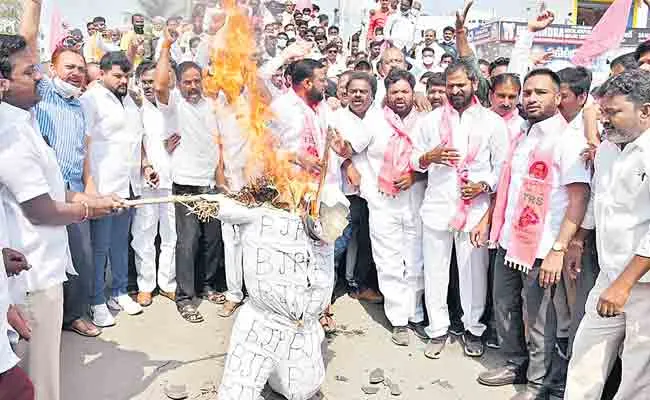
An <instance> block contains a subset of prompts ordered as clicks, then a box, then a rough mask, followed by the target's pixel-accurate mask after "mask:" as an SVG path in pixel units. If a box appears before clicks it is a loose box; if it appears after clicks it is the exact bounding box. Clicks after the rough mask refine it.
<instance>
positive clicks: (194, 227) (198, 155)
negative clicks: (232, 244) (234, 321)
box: [154, 31, 226, 323]
mask: <svg viewBox="0 0 650 400" xmlns="http://www.w3.org/2000/svg"><path fill="white" fill-rule="evenodd" d="M175 40H176V39H175V37H173V35H172V34H171V33H170V31H166V34H165V39H164V41H163V44H162V49H163V51H162V53H161V54H160V59H159V60H158V65H157V66H156V75H155V84H154V85H155V86H154V87H155V91H156V98H157V101H158V107H159V108H160V110H161V111H162V113H163V115H164V116H165V120H166V123H167V131H168V132H178V135H179V136H180V142H179V144H178V147H177V148H176V149H175V150H174V152H173V153H172V157H171V170H172V192H173V194H174V195H192V194H203V193H208V192H212V191H214V190H215V187H216V185H217V184H218V185H223V184H224V182H223V181H222V180H221V178H222V177H223V166H221V168H219V166H220V164H221V162H220V159H221V157H220V155H219V148H218V146H217V142H218V140H217V139H218V137H217V135H218V124H217V118H216V116H215V114H214V107H213V105H212V103H211V102H210V101H209V100H208V99H207V98H205V97H204V96H203V92H202V71H201V67H199V66H198V65H197V64H195V63H192V62H185V63H181V64H180V65H179V66H178V69H177V74H176V84H177V89H174V90H171V89H170V74H169V70H170V60H171V54H170V48H171V47H172V46H173V44H174V41H175ZM218 178H219V180H218ZM175 207H176V236H177V241H176V284H177V286H176V307H177V308H178V311H179V313H180V315H181V316H182V317H183V318H184V319H185V320H186V321H188V322H191V323H199V322H202V321H203V316H202V315H201V314H200V313H199V311H198V310H197V309H196V307H195V306H194V304H193V301H194V300H196V298H197V297H203V298H205V299H207V300H208V301H210V302H211V303H214V304H223V303H224V302H225V300H226V299H225V296H224V295H223V294H221V293H219V292H218V291H217V284H218V282H217V273H218V269H219V267H220V265H221V263H222V262H223V241H222V237H221V223H220V222H219V221H218V220H212V221H209V222H201V221H200V220H199V219H198V217H197V216H196V215H194V214H188V212H187V210H186V208H185V206H183V205H180V204H177V205H176V206H175Z"/></svg>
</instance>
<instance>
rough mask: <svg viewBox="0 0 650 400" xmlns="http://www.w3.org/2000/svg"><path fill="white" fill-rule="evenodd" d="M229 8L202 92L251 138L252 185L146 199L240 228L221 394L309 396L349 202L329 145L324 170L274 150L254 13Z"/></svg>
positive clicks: (316, 384)
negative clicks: (333, 170) (332, 180)
mask: <svg viewBox="0 0 650 400" xmlns="http://www.w3.org/2000/svg"><path fill="white" fill-rule="evenodd" d="M224 7H225V12H226V22H225V25H224V26H223V28H222V29H221V30H220V31H219V33H218V34H217V35H216V36H215V38H214V41H213V43H212V45H211V50H210V51H211V52H210V66H209V68H208V69H207V70H205V71H204V77H203V83H204V94H205V95H206V96H208V97H211V98H213V99H215V98H219V97H222V98H225V102H226V103H227V104H228V105H230V106H231V107H234V108H235V114H237V122H238V124H239V127H238V128H239V129H238V131H240V132H241V134H242V135H244V136H245V138H244V139H245V140H244V141H245V146H244V147H245V149H244V153H245V154H246V163H245V166H244V167H243V171H242V175H243V177H244V180H245V182H246V183H245V184H244V185H243V186H241V187H238V188H236V190H233V191H230V190H227V189H226V191H225V192H224V193H220V194H202V195H195V196H172V197H170V198H165V199H153V200H152V199H148V200H147V201H146V202H147V203H151V202H164V201H173V202H177V203H181V204H184V205H185V206H186V208H187V210H188V212H190V213H194V214H195V215H196V216H197V217H198V218H199V219H201V220H209V219H213V218H216V219H219V220H221V221H222V222H223V223H227V224H232V225H237V226H238V227H239V244H238V245H240V246H241V260H242V269H243V276H244V282H245V284H246V288H247V290H248V296H249V297H248V301H247V302H245V304H243V305H242V306H241V307H240V308H239V313H238V315H237V317H236V321H235V324H234V327H233V330H232V334H231V339H230V348H229V352H228V357H227V359H226V363H225V369H224V373H223V377H222V381H221V385H220V388H219V399H220V400H231V399H232V400H234V399H238V400H249V399H250V400H258V399H259V398H260V394H261V392H262V390H263V389H264V386H265V385H266V384H267V383H268V384H269V385H270V386H271V388H272V389H273V390H275V391H276V392H278V393H280V394H282V395H283V396H285V397H286V398H287V399H289V400H306V399H309V398H311V397H312V396H314V394H316V393H317V392H318V390H319V388H320V385H321V384H322V382H323V380H324V374H325V366H324V362H323V357H322V354H321V344H322V341H323V340H324V333H323V329H322V327H321V325H320V323H319V317H320V315H321V313H322V312H323V310H324V309H325V308H326V307H327V306H328V305H329V303H330V299H331V294H332V290H333V285H334V268H333V267H334V248H333V242H334V240H335V239H336V238H337V237H338V236H339V235H340V234H341V233H342V231H343V229H344V228H345V226H346V225H347V213H348V209H347V207H348V203H347V199H346V198H345V196H343V194H342V193H341V192H340V190H339V189H338V187H331V186H327V185H325V176H326V173H327V166H328V164H329V154H330V150H329V142H327V143H326V144H325V148H324V149H323V150H324V151H323V152H322V154H323V156H322V158H323V159H322V160H321V172H320V175H319V176H314V175H313V174H310V173H308V172H306V171H304V170H302V169H300V168H297V167H296V165H295V164H294V163H293V162H292V161H291V157H290V156H289V155H288V154H287V153H286V152H284V151H282V149H279V148H278V147H279V145H278V140H277V139H276V138H275V137H274V135H273V132H271V130H270V129H269V122H270V121H271V120H272V118H273V115H272V113H271V111H270V107H269V102H268V99H267V98H265V96H264V90H263V89H264V88H263V87H262V86H261V85H263V83H261V82H260V81H259V80H258V78H257V65H256V63H255V60H254V57H253V55H254V52H255V48H256V45H255V44H256V43H255V35H254V32H253V29H252V27H251V23H250V19H249V17H248V16H247V15H246V14H244V13H243V12H242V11H241V10H240V9H239V8H238V7H237V6H236V5H235V2H234V0H227V1H225V2H224ZM242 96H245V97H244V99H245V101H240V100H241V99H242ZM215 112H217V113H218V110H215ZM225 133H227V132H215V142H216V143H222V140H223V139H224V134H225ZM217 147H219V148H221V147H222V146H217ZM220 159H221V160H223V157H220ZM224 162H226V163H227V162H228V160H226V161H224ZM226 186H227V185H226ZM137 204H140V203H138V202H137V201H136V202H132V205H137Z"/></svg>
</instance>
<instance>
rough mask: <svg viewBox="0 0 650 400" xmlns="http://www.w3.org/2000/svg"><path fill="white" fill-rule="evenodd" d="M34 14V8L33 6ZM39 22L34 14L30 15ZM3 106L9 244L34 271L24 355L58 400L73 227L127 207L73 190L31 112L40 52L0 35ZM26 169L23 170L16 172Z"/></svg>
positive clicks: (38, 383) (39, 388)
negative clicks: (69, 227) (68, 189)
mask: <svg viewBox="0 0 650 400" xmlns="http://www.w3.org/2000/svg"><path fill="white" fill-rule="evenodd" d="M27 12H34V8H32V7H26V13H27ZM25 18H27V20H31V19H30V16H27V15H26V16H25ZM0 52H1V53H2V54H5V57H6V62H5V63H2V67H1V68H0V77H2V80H1V82H2V84H1V86H2V91H3V92H4V93H3V96H2V97H3V103H1V104H0V121H2V132H0V199H1V201H2V203H3V207H4V209H5V211H6V214H7V223H6V227H7V228H8V237H9V245H10V247H12V248H16V249H18V250H20V251H22V252H23V253H24V254H25V257H26V258H27V259H28V260H29V263H30V264H31V265H33V266H34V268H33V269H32V270H30V271H27V272H26V273H24V274H22V275H21V276H20V277H18V279H19V281H17V282H16V285H19V286H21V287H22V288H24V292H27V293H28V295H27V296H26V297H25V298H24V299H18V300H17V301H18V302H19V303H21V304H20V307H21V309H22V311H23V313H24V315H26V316H27V318H28V321H27V322H28V324H29V325H30V326H31V329H32V336H31V338H30V341H29V342H28V343H27V342H24V341H23V342H20V344H19V348H18V349H17V350H18V353H19V355H21V356H22V357H21V358H22V362H21V366H23V367H24V368H25V370H26V371H27V373H28V374H29V376H30V378H31V379H32V381H33V382H34V387H35V389H36V397H37V398H38V399H44V400H58V399H59V396H60V393H59V381H60V379H59V378H60V375H59V368H60V348H61V347H60V346H61V327H62V323H63V282H65V280H66V279H67V277H66V272H68V273H70V274H73V275H74V274H76V272H75V271H74V268H73V267H72V260H71V258H70V251H69V248H68V236H67V231H66V229H65V225H68V224H71V223H78V222H81V221H84V220H87V219H91V218H96V217H100V216H104V215H110V214H111V212H112V211H113V209H114V208H119V207H120V205H121V203H120V202H119V201H114V200H113V198H97V197H92V196H87V195H84V194H81V193H73V192H66V190H65V186H64V181H63V176H62V175H61V171H60V168H59V166H58V163H57V161H56V157H55V155H54V151H53V150H52V149H51V148H50V147H48V146H47V145H46V143H45V141H44V140H43V138H42V136H41V135H40V133H39V132H38V126H37V125H36V123H35V122H34V121H33V119H32V117H31V116H30V114H29V112H28V111H27V110H29V109H30V108H31V107H33V106H34V105H35V104H36V103H37V102H38V101H39V96H38V94H37V91H36V87H37V82H38V80H40V79H41V75H40V73H39V72H38V70H37V69H36V68H35V66H34V64H33V60H34V55H35V54H36V52H35V50H34V49H32V48H31V47H28V45H27V42H26V41H25V39H24V38H23V37H22V36H19V35H0ZM16 171H20V173H16Z"/></svg>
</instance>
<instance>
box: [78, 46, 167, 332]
mask: <svg viewBox="0 0 650 400" xmlns="http://www.w3.org/2000/svg"><path fill="white" fill-rule="evenodd" d="M100 68H101V70H102V72H101V84H98V85H94V86H93V87H92V88H90V89H88V91H86V93H84V95H83V96H81V104H82V107H83V111H84V116H85V117H86V121H87V124H88V126H87V129H88V154H89V165H90V171H89V177H90V178H89V181H88V182H87V184H86V192H89V193H111V192H115V193H117V194H118V195H119V196H121V197H123V198H129V197H132V196H134V195H135V196H137V195H139V194H140V189H141V187H140V186H141V185H140V182H141V175H143V176H144V177H145V179H150V180H152V181H154V182H155V181H156V180H157V176H156V173H155V172H154V170H153V168H152V167H151V164H148V162H147V161H146V159H145V158H143V157H142V135H143V125H142V119H141V116H140V110H139V109H138V106H137V105H136V103H135V102H134V100H133V99H132V98H131V96H127V86H128V80H129V73H130V72H131V63H130V62H129V60H128V59H127V58H126V56H125V55H124V53H122V52H111V53H106V54H105V55H104V57H102V59H101V61H100ZM130 222H131V221H130V214H129V213H128V212H125V213H122V214H120V215H114V216H111V217H108V218H105V219H103V220H100V221H93V223H92V224H91V226H90V233H91V238H92V246H93V259H94V265H95V279H94V286H93V287H94V289H93V294H92V300H91V305H92V306H91V309H92V314H93V323H94V324H95V325H97V326H99V327H107V326H112V325H114V324H115V319H114V318H113V315H112V314H111V312H110V311H109V308H111V309H112V310H116V311H119V310H124V311H126V312H127V314H129V315H136V314H139V313H141V312H142V308H141V307H140V305H139V304H138V303H136V302H135V301H133V300H132V299H131V297H129V295H128V292H127V285H128V262H129V260H128V248H129V226H130ZM109 257H110V263H111V272H112V278H113V284H112V292H111V296H110V297H109V299H108V301H107V300H106V299H105V297H104V287H105V271H104V270H105V268H106V266H107V265H108V260H109Z"/></svg>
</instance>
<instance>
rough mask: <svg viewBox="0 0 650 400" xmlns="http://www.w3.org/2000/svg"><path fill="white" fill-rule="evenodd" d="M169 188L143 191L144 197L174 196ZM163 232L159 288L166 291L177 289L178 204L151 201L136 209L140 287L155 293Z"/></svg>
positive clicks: (134, 232) (133, 229)
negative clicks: (157, 241) (158, 241)
mask: <svg viewBox="0 0 650 400" xmlns="http://www.w3.org/2000/svg"><path fill="white" fill-rule="evenodd" d="M171 194H172V191H171V190H169V189H148V188H145V189H143V191H142V197H143V198H156V197H167V196H171ZM158 233H160V258H159V259H158V279H157V281H158V287H159V288H160V289H161V290H164V291H165V292H171V293H174V292H176V218H175V214H174V204H172V203H164V204H150V205H146V206H143V207H140V208H138V209H137V210H136V212H135V216H134V217H133V224H132V225H131V234H132V235H133V240H132V241H131V246H132V247H133V251H134V253H135V268H136V270H137V272H138V290H139V291H141V292H148V293H151V292H153V291H154V289H156V247H155V241H156V235H157V234H158Z"/></svg>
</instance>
